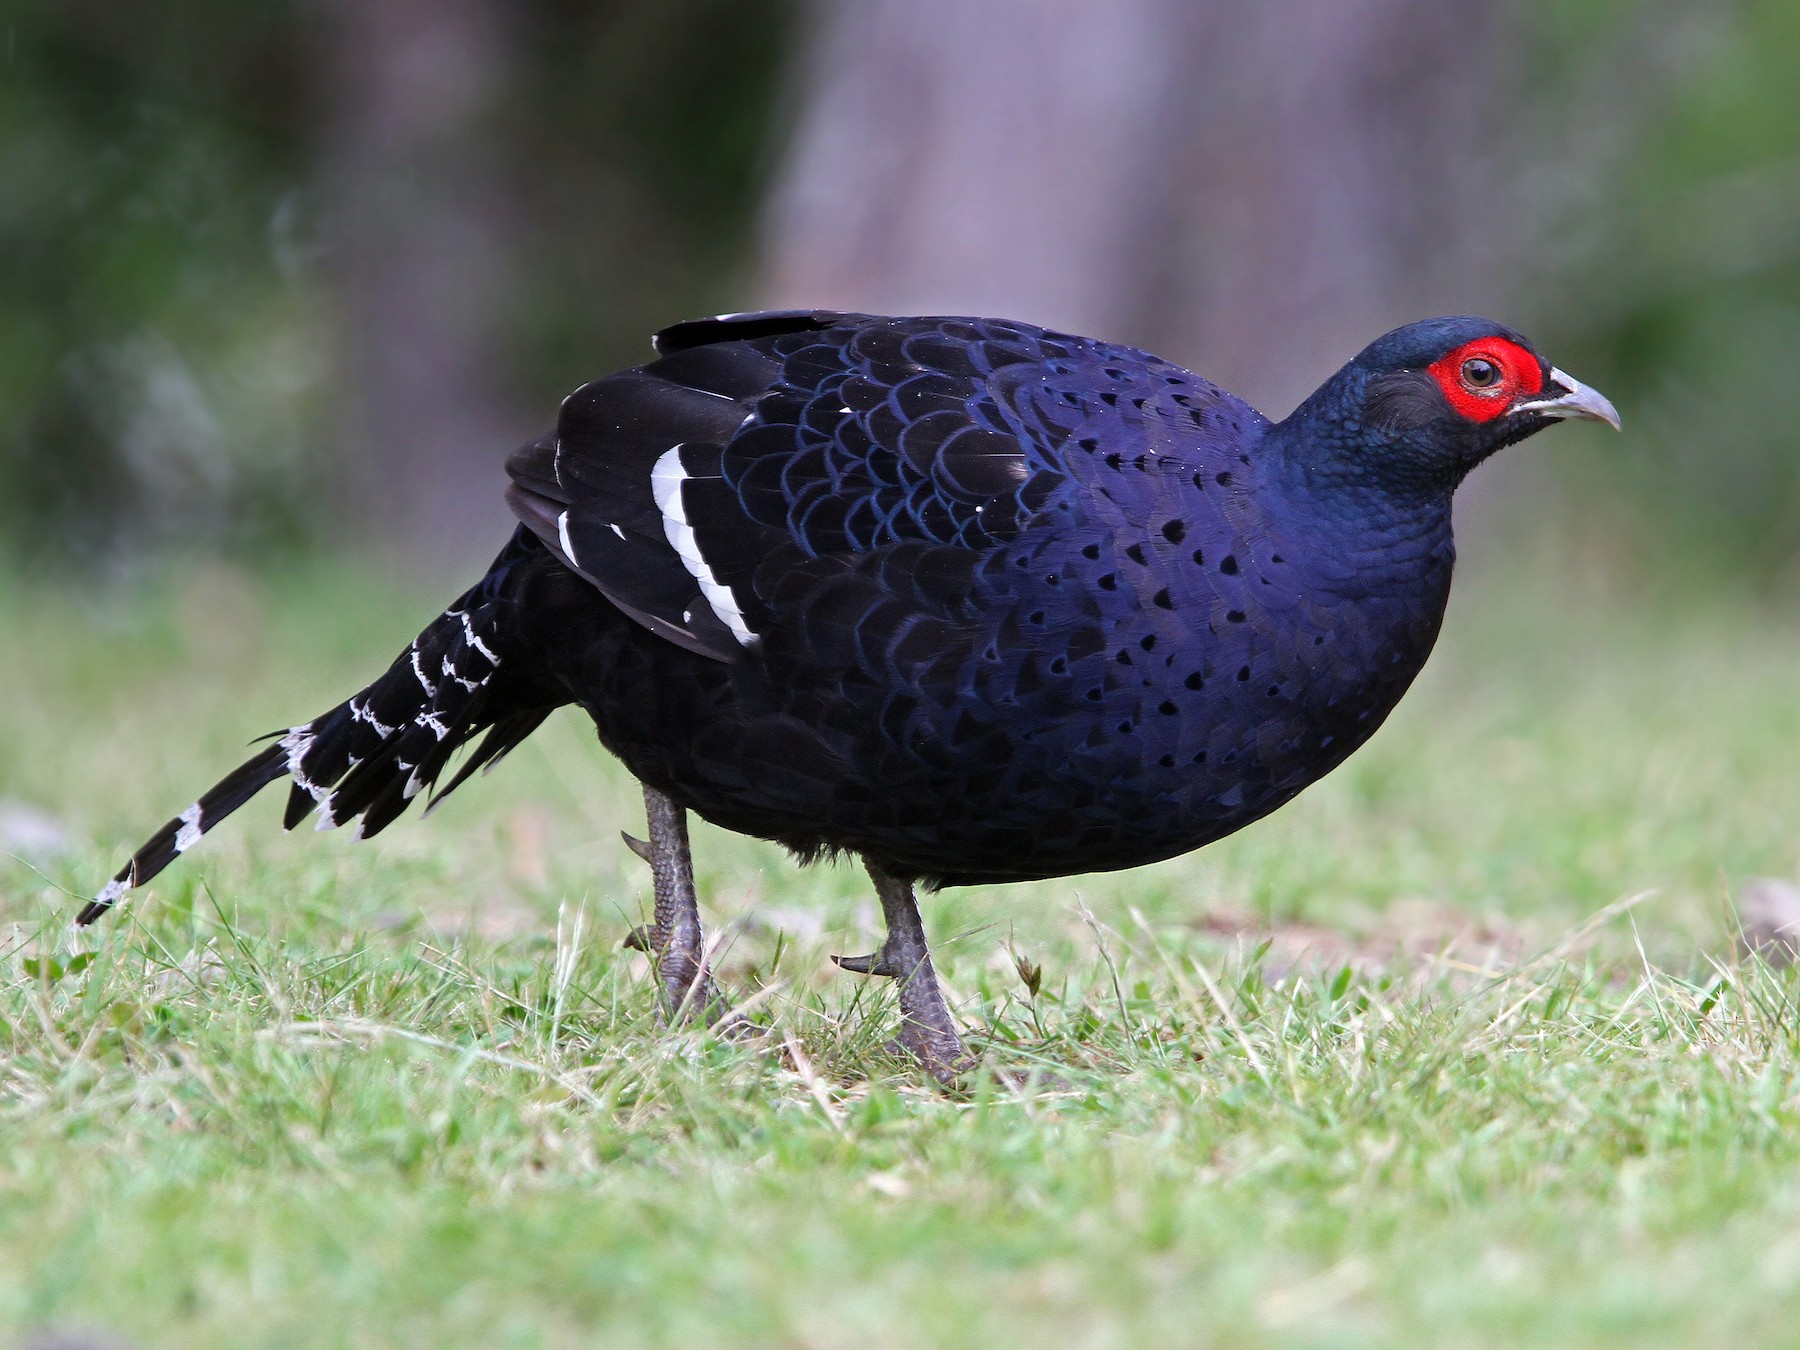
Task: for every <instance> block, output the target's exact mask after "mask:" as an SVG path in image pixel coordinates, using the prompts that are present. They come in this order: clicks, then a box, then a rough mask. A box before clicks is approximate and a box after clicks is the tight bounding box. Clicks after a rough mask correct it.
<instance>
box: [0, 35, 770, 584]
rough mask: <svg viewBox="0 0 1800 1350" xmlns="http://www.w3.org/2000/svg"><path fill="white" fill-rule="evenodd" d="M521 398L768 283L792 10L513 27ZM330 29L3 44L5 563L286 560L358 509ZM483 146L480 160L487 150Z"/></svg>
mask: <svg viewBox="0 0 1800 1350" xmlns="http://www.w3.org/2000/svg"><path fill="white" fill-rule="evenodd" d="M497 13H498V15H499V21H500V29H501V35H502V38H503V40H504V41H505V42H507V43H508V44H509V46H508V48H507V52H506V54H505V59H503V60H501V61H500V63H499V64H500V69H501V70H502V72H503V74H502V83H503V86H504V87H503V88H501V89H500V90H498V91H497V93H496V95H495V96H494V98H493V99H492V104H493V108H494V110H495V111H494V112H493V113H492V115H491V120H492V121H493V122H495V123H496V125H494V126H493V127H491V128H490V127H488V126H486V125H484V126H483V127H482V128H480V130H481V131H482V132H483V133H484V134H487V133H488V132H490V131H491V132H492V134H493V135H494V136H497V137H498V139H499V140H500V141H501V143H503V144H504V146H505V147H506V154H505V160H506V165H505V169H504V172H503V173H502V175H501V179H500V181H501V187H502V190H503V191H504V192H505V193H506V195H507V197H508V202H509V205H508V207H507V211H506V217H507V219H508V220H509V221H511V222H513V223H514V225H515V226H516V231H517V237H516V238H512V239H510V240H509V243H510V245H511V255H510V256H509V257H508V259H507V261H508V263H509V264H510V265H511V266H512V267H513V268H514V271H515V274H516V283H517V284H516V292H515V296H516V298H515V300H514V303H513V304H512V305H510V306H509V307H508V308H507V309H506V310H505V311H504V312H501V313H498V314H496V315H494V316H492V321H493V323H494V324H495V325H496V326H497V327H498V328H500V329H502V330H503V331H502V332H501V334H500V336H499V338H498V340H497V341H496V343H495V344H494V345H495V347H496V349H498V350H503V351H507V352H509V353H513V354H514V361H515V368H514V369H512V370H509V371H505V372H502V378H501V379H499V380H498V381H497V383H499V384H500V385H502V386H503V387H504V388H505V389H506V391H507V392H508V393H511V394H514V395H516V396H517V397H518V400H519V402H520V403H521V405H522V406H528V407H535V408H541V407H550V408H554V406H555V402H554V400H555V399H557V398H560V397H561V396H562V395H563V394H565V393H567V392H568V390H569V389H570V388H571V387H573V386H574V385H575V384H576V383H579V382H580V381H582V380H585V379H589V378H592V377H593V375H594V374H596V373H597V372H598V371H599V370H601V369H604V368H609V367H611V366H614V365H623V364H628V363H629V362H631V361H633V360H636V359H640V358H641V356H642V352H643V340H644V336H645V335H646V334H647V333H649V332H650V331H652V330H653V329H654V328H656V327H659V326H661V325H663V324H665V323H668V322H671V321H672V320H673V319H674V318H677V317H681V316H683V315H686V314H689V313H697V312H705V311H706V310H708V309H709V308H717V307H718V299H719V294H720V291H721V290H722V288H723V286H724V283H725V280H726V279H727V278H728V277H729V276H730V274H731V273H732V271H733V270H734V269H735V268H736V267H737V266H738V265H739V262H740V259H741V256H742V253H743V250H744V248H745V241H746V237H747V232H748V223H749V219H750V215H751V212H752V210H753V209H754V204H755V201H756V197H757V190H758V188H759V186H760V181H761V176H762V173H763V171H764V168H765V167H766V161H767V153H766V151H767V147H768V145H769V142H770V127H771V119H772V112H771V110H772V107H773V104H774V100H775V93H776V89H777V86H778V82H779V80H780V79H781V77H782V74H783V70H784V62H783V59H782V58H783V52H784V48H785V46H786V39H787V36H788V32H789V25H790V20H789V6H788V5H786V4H785V3H783V0H750V2H749V3H743V2H742V0H683V3H679V4H668V3H661V2H660V0H631V2H630V3H619V4H610V5H606V6H601V7H598V8H595V7H591V6H582V7H575V6H570V5H567V4H562V3H556V2H555V0H539V3H536V4H532V5H521V6H511V7H507V6H501V7H498V10H497ZM330 23H331V17H330V15H329V14H328V13H326V12H322V11H320V10H319V9H318V8H317V7H309V6H305V5H295V4H291V3H287V2H286V0H270V2H269V3H256V4H237V5H233V4H222V3H219V0H182V2H181V3H176V4H159V5H156V6H148V7H147V6H130V5H112V6H106V5H92V4H80V5H70V4H63V3H58V2H57V0H22V2H21V3H19V4H14V5H11V6H9V8H8V11H7V14H6V18H5V23H4V26H3V31H0V44H3V47H0V72H3V74H4V78H0V559H5V558H6V555H8V554H10V555H12V556H11V558H10V559H8V560H9V561H13V562H17V561H18V560H20V559H26V560H32V561H35V562H37V563H39V564H41V565H45V566H46V567H48V568H54V567H56V566H60V565H62V564H63V563H65V562H67V561H68V560H69V559H70V557H71V556H80V557H82V558H85V559H86V560H88V561H89V562H90V563H99V564H101V565H102V566H103V567H104V566H118V565H120V564H125V563H130V562H131V561H133V560H134V559H136V558H139V557H141V556H142V555H143V554H144V553H146V552H154V551H168V550H171V549H173V550H176V551H199V552H217V551H223V552H227V553H232V552H237V553H243V554H249V555H256V556H263V557H265V558H267V557H268V556H269V555H270V554H271V553H273V554H275V556H278V557H279V556H282V555H283V554H284V553H285V552H286V550H287V549H288V548H289V547H291V546H292V545H294V544H297V543H300V542H303V541H306V540H309V539H315V538H317V537H318V536H319V535H320V534H321V533H325V532H326V531H322V530H321V523H322V517H325V516H326V515H327V511H326V510H325V508H327V507H329V506H331V505H332V504H333V502H334V500H335V499H334V497H333V493H334V492H338V491H341V485H340V483H339V482H338V480H339V478H340V477H342V475H343V471H344V466H343V465H342V464H341V463H340V459H339V455H338V454H337V452H336V450H335V449H334V445H335V439H336V429H335V425H334V420H335V417H336V415H337V412H338V407H337V399H338V395H337V391H336V387H335V384H334V381H335V379H336V378H337V376H338V375H339V374H340V373H341V372H337V371H335V370H334V369H333V368H332V364H331V363H332V361H333V359H334V353H335V351H336V350H337V348H338V346H339V343H338V342H337V340H336V337H335V330H334V327H333V325H334V323H336V322H337V320H336V317H335V315H334V313H333V292H332V287H331V280H332V277H331V267H332V264H333V258H332V248H333V246H334V239H335V235H334V222H333V221H332V220H331V219H330V213H331V211H332V210H333V209H341V208H342V207H343V203H338V202H334V201H333V200H332V199H331V197H330V192H329V186H330V185H329V183H328V182H327V181H326V180H327V179H328V176H329V167H330V166H329V164H328V163H327V162H326V161H328V159H329V154H330V129H329V127H328V125H327V124H328V123H329V121H330V119H331V117H332V116H333V115H342V110H341V109H340V108H338V107H337V105H336V101H337V100H338V99H339V98H340V94H339V92H338V90H337V88H336V85H335V84H334V79H333V71H332V68H331V62H332V60H333V59H337V58H336V57H335V56H334V53H333V51H332V49H331V46H330V32H331V29H330ZM468 153H474V152H473V150H472V149H471V150H469V151H468Z"/></svg>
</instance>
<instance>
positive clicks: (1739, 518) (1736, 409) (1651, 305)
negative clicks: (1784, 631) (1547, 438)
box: [1527, 0, 1800, 587]
mask: <svg viewBox="0 0 1800 1350" xmlns="http://www.w3.org/2000/svg"><path fill="white" fill-rule="evenodd" d="M1543 8H1544V10H1545V11H1546V15H1545V21H1546V22H1547V23H1548V24H1550V25H1552V28H1551V29H1550V31H1551V32H1552V33H1557V34H1558V35H1559V36H1558V39H1557V40H1553V41H1550V42H1547V43H1544V44H1542V45H1543V46H1544V47H1545V48H1546V50H1548V49H1553V48H1558V47H1570V48H1573V50H1574V52H1575V53H1576V54H1575V55H1574V56H1573V57H1570V58H1567V59H1566V60H1564V61H1562V62H1558V61H1557V60H1555V58H1554V56H1552V58H1551V60H1550V61H1549V66H1550V69H1551V71H1552V74H1551V76H1550V79H1549V81H1548V82H1547V84H1555V85H1558V86H1561V89H1560V94H1561V97H1560V99H1558V98H1557V95H1555V94H1548V93H1547V95H1546V96H1547V97H1549V98H1551V99H1552V100H1553V102H1552V106H1557V107H1566V108H1570V109H1571V110H1572V114H1573V115H1574V116H1575V117H1576V118H1577V119H1578V120H1577V121H1576V123H1575V124H1574V125H1570V126H1567V127H1565V128H1562V129H1560V132H1559V134H1561V135H1563V136H1566V137H1567V138H1569V139H1571V140H1574V141H1576V142H1577V143H1579V142H1580V141H1581V140H1582V139H1583V138H1586V139H1588V140H1592V141H1596V142H1598V143H1599V144H1600V145H1602V146H1604V145H1606V143H1607V142H1608V141H1611V142H1613V150H1612V152H1611V157H1612V158H1613V159H1614V160H1615V164H1614V166H1613V167H1612V169H1611V171H1605V170H1604V169H1603V171H1601V172H1599V173H1597V174H1595V175H1594V176H1593V178H1592V179H1591V180H1589V181H1587V182H1584V183H1582V184H1581V185H1579V187H1575V188H1572V189H1568V190H1566V191H1565V196H1566V198H1567V200H1566V201H1565V204H1564V205H1565V210H1564V211H1563V213H1562V214H1561V215H1560V216H1558V217H1556V218H1555V220H1554V228H1553V229H1551V230H1548V231H1546V233H1545V234H1544V236H1543V237H1542V238H1540V239H1537V240H1534V241H1533V243H1532V246H1531V248H1530V250H1529V254H1530V256H1531V257H1532V259H1533V260H1534V262H1535V263H1536V266H1537V267H1538V269H1539V270H1540V275H1539V276H1538V278H1537V279H1536V282H1535V286H1534V289H1536V290H1537V291H1538V292H1539V293H1540V296H1541V300H1540V303H1539V308H1540V309H1541V310H1543V311H1544V312H1545V314H1546V319H1545V322H1546V323H1548V324H1549V325H1550V326H1551V327H1552V328H1553V329H1554V330H1555V331H1558V332H1559V334H1561V333H1567V334H1570V335H1571V338H1570V340H1569V341H1568V343H1567V345H1568V346H1569V347H1570V349H1571V352H1570V354H1569V355H1568V356H1567V357H1566V358H1563V357H1559V359H1562V360H1564V361H1565V363H1566V364H1567V365H1568V367H1569V368H1570V369H1571V370H1575V369H1579V370H1580V371H1581V372H1582V374H1583V378H1586V379H1588V380H1590V381H1591V382H1592V383H1594V384H1596V385H1598V386H1599V387H1600V388H1603V389H1606V390H1608V391H1609V392H1610V393H1612V394H1613V396H1614V399H1615V401H1616V402H1617V403H1618V405H1619V407H1620V409H1621V410H1622V412H1623V415H1624V418H1625V427H1626V434H1627V436H1628V437H1629V449H1628V451H1627V452H1626V453H1625V454H1623V455H1609V456H1601V457H1592V458H1591V459H1590V460H1589V461H1588V462H1575V463H1572V464H1570V465H1569V466H1568V475H1569V477H1568V479H1567V484H1568V487H1567V489H1566V490H1568V491H1569V492H1570V493H1571V495H1572V497H1573V501H1574V503H1575V506H1576V509H1577V510H1578V511H1580V512H1582V513H1583V514H1584V515H1585V516H1586V517H1587V519H1588V521H1589V528H1590V529H1591V530H1592V531H1593V532H1595V533H1596V534H1608V535H1610V536H1611V537H1612V538H1613V539H1614V541H1615V542H1616V543H1620V544H1623V545H1624V546H1625V551H1626V552H1627V553H1628V554H1634V555H1636V556H1638V557H1642V558H1649V559H1653V560H1661V559H1667V558H1669V557H1671V556H1674V557H1676V558H1679V559H1680V560H1682V561H1683V562H1684V563H1687V564H1690V565H1691V564H1694V563H1699V564H1701V565H1703V566H1709V567H1710V570H1712V571H1714V572H1715V573H1718V574H1722V575H1732V576H1735V577H1737V578H1738V579H1740V580H1748V581H1750V582H1751V583H1752V584H1755V585H1759V586H1764V587H1767V586H1770V585H1784V586H1787V587H1791V586H1792V585H1793V583H1794V581H1795V579H1796V576H1797V573H1796V571H1795V561H1794V560H1795V559H1796V558H1797V557H1800V400H1797V399H1796V395H1795V390H1796V387H1797V386H1796V384H1795V382H1794V379H1793V376H1792V371H1791V369H1790V366H1791V360H1792V357H1791V353H1793V352H1794V351H1796V350H1800V83H1797V82H1796V81H1795V80H1794V79H1793V73H1792V69H1791V66H1792V54H1793V52H1794V51H1795V50H1796V49H1797V44H1800V10H1796V9H1795V7H1794V6H1792V5H1790V4H1786V3H1782V2H1781V0H1747V2H1746V3H1739V4H1732V5H1724V6H1710V7H1705V6H1703V7H1689V6H1680V5H1656V4H1643V5H1635V6H1613V5H1552V6H1545V7H1543ZM1577 29H1579V30H1585V31H1580V32H1578V33H1577V32H1574V31H1560V32H1559V30H1577ZM1557 54H1559V55H1560V54H1561V53H1557ZM1541 87H1542V86H1541ZM1596 89H1598V90H1599V91H1600V94H1599V95H1596V93H1595V91H1596ZM1570 90H1575V91H1583V90H1585V92H1586V93H1587V94H1588V95H1590V96H1591V97H1599V101H1600V102H1601V103H1602V104H1604V106H1602V107H1599V108H1590V109H1588V110H1587V114H1588V116H1587V120H1588V121H1593V120H1596V114H1597V120H1599V121H1600V122H1602V123H1603V125H1602V127H1601V128H1599V130H1598V132H1596V128H1594V127H1593V126H1591V125H1582V123H1581V120H1580V118H1581V116H1582V112H1583V110H1582V108H1581V107H1580V103H1579V99H1578V98H1575V97H1572V96H1571V94H1570ZM1545 139H1546V142H1547V143H1546V144H1544V145H1543V146H1542V147H1540V149H1539V152H1538V153H1541V154H1542V156H1543V157H1544V159H1545V161H1546V167H1547V169H1549V170H1554V168H1555V162H1554V161H1555V157H1556V155H1557V147H1556V145H1555V143H1554V139H1555V138H1554V137H1553V136H1552V135H1551V134H1550V131H1549V129H1546V132H1545ZM1620 147H1623V149H1624V153H1623V156H1622V158H1621V157H1620V156H1619V154H1618V150H1619V148H1620ZM1530 151H1531V147H1527V152H1528V153H1529V152H1530ZM1565 187H1566V185H1565ZM1562 346H1563V341H1562V339H1561V338H1560V337H1559V351H1560V350H1561V348H1562ZM1578 361H1579V363H1580V364H1579V366H1578V365H1577V362H1578Z"/></svg>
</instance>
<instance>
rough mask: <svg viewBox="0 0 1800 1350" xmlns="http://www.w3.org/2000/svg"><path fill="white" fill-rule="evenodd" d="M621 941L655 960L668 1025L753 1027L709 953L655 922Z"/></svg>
mask: <svg viewBox="0 0 1800 1350" xmlns="http://www.w3.org/2000/svg"><path fill="white" fill-rule="evenodd" d="M628 837H629V836H628ZM619 945H620V946H622V947H627V948H630V949H631V950H632V951H639V952H643V953H645V954H646V955H648V956H649V958H650V959H651V961H652V962H654V963H655V965H656V980H657V986H658V990H657V993H658V998H657V1002H658V1010H659V1012H660V1014H661V1016H662V1019H663V1021H664V1022H665V1023H667V1024H668V1025H670V1026H682V1025H690V1024H692V1023H695V1022H704V1023H705V1024H706V1025H707V1026H709V1027H711V1028H713V1030H715V1031H717V1032H719V1033H720V1034H721V1035H729V1036H733V1037H736V1036H742V1035H744V1034H746V1033H747V1032H748V1031H750V1030H751V1024H750V1022H749V1020H748V1019H747V1018H745V1017H742V1016H740V1015H739V1014H737V1013H735V1012H733V1011H732V1007H731V1000H730V999H728V998H726V997H725V995H724V994H723V993H722V992H721V991H720V989H719V986H718V983H717V982H716V981H715V980H714V979H713V976H712V971H711V969H709V968H708V966H707V964H706V954H705V953H704V952H702V951H701V950H700V949H699V948H698V947H688V946H682V945H679V944H677V943H674V942H672V941H670V940H669V939H668V938H667V937H665V936H664V935H663V934H662V933H661V932H660V931H659V930H658V928H657V926H656V925H655V924H640V925H638V926H637V927H636V928H633V929H632V930H631V931H630V932H629V933H627V934H626V935H625V938H624V941H622V942H621V943H620V944H619Z"/></svg>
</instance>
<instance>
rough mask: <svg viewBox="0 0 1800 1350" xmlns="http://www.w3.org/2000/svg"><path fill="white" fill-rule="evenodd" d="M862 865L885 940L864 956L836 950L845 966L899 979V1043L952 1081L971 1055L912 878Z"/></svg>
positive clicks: (970, 1061) (966, 1066)
mask: <svg viewBox="0 0 1800 1350" xmlns="http://www.w3.org/2000/svg"><path fill="white" fill-rule="evenodd" d="M863 865H864V866H865V867H867V868H868V869H869V878H870V879H871V880H872V881H873V882H874V883H875V894H876V895H878V896H880V897H881V914H882V917H883V918H884V919H885V920H886V921H887V940H886V941H884V942H883V943H882V944H881V950H880V951H878V952H872V953H870V954H869V955H868V956H834V957H832V958H831V959H832V960H833V961H836V962H837V963H838V965H839V966H841V967H843V968H844V969H845V970H851V971H855V972H856V973H857V974H859V975H887V976H890V977H892V978H894V979H897V980H899V981H900V1037H899V1041H900V1045H901V1048H902V1049H904V1050H905V1051H906V1052H907V1053H908V1054H910V1055H911V1056H912V1057H913V1058H914V1059H916V1060H918V1061H919V1063H921V1064H923V1065H924V1066H925V1069H926V1071H927V1072H929V1073H930V1074H931V1076H932V1077H933V1078H935V1079H937V1080H938V1081H939V1082H940V1083H950V1082H953V1081H954V1080H955V1079H956V1078H957V1076H958V1075H959V1074H962V1073H964V1072H966V1071H967V1070H968V1069H970V1068H972V1067H973V1066H974V1063H975V1060H974V1057H973V1056H972V1055H970V1054H969V1052H968V1050H967V1048H966V1047H965V1046H964V1045H963V1042H962V1037H961V1036H959V1035H957V1033H956V1023H955V1022H954V1021H953V1020H952V1019H951V1016H950V1007H949V1005H948V1004H946V1003H945V1002H944V995H943V991H942V990H940V989H939V988H938V982H937V971H936V970H935V969H934V968H933V967H932V964H931V952H930V949H929V948H927V947H926V945H925V925H924V924H923V923H922V922H921V921H920V919H919V906H918V903H917V902H916V901H915V900H914V899H913V888H912V882H910V881H902V880H900V878H898V877H893V876H889V875H888V874H887V873H886V872H883V871H882V870H881V869H880V868H879V867H876V866H875V864H874V863H872V862H870V861H869V860H868V859H866V858H865V859H863Z"/></svg>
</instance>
